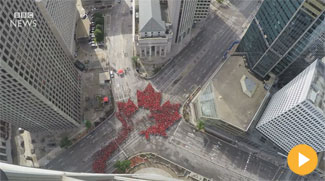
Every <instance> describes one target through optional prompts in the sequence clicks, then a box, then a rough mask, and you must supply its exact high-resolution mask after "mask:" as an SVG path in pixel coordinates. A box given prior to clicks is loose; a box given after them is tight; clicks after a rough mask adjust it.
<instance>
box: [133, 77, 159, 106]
mask: <svg viewBox="0 0 325 181" xmlns="http://www.w3.org/2000/svg"><path fill="white" fill-rule="evenodd" d="M137 98H138V106H139V107H143V108H145V109H149V110H157V109H159V108H160V102H161V93H160V92H156V91H155V90H154V89H153V87H152V85H151V84H150V83H149V84H148V85H147V87H146V88H145V89H144V91H143V92H141V91H139V90H138V91H137Z"/></svg>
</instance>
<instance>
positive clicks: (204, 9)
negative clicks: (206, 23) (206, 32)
mask: <svg viewBox="0 0 325 181" xmlns="http://www.w3.org/2000/svg"><path fill="white" fill-rule="evenodd" d="M210 4H211V0H198V1H197V5H196V9H195V14H194V23H198V22H200V21H202V20H204V19H205V18H207V17H208V15H209V12H210Z"/></svg>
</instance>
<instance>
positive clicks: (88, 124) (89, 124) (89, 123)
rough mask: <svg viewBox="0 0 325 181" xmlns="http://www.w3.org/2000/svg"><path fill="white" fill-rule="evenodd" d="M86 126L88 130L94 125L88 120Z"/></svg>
mask: <svg viewBox="0 0 325 181" xmlns="http://www.w3.org/2000/svg"><path fill="white" fill-rule="evenodd" d="M85 126H86V128H87V129H90V128H91V126H92V124H91V122H90V121H89V120H86V122H85Z"/></svg>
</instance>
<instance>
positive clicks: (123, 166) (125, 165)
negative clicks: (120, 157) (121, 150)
mask: <svg viewBox="0 0 325 181" xmlns="http://www.w3.org/2000/svg"><path fill="white" fill-rule="evenodd" d="M130 165H131V161H130V160H124V161H117V162H116V163H115V164H114V167H115V168H116V169H117V170H118V171H119V172H122V173H125V171H126V170H127V169H129V168H130Z"/></svg>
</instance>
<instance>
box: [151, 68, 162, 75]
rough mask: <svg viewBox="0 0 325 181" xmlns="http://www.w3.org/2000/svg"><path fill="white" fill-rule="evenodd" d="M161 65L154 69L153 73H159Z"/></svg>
mask: <svg viewBox="0 0 325 181" xmlns="http://www.w3.org/2000/svg"><path fill="white" fill-rule="evenodd" d="M160 69H161V67H156V68H155V69H153V73H155V74H156V73H158V72H159V71H160Z"/></svg>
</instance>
